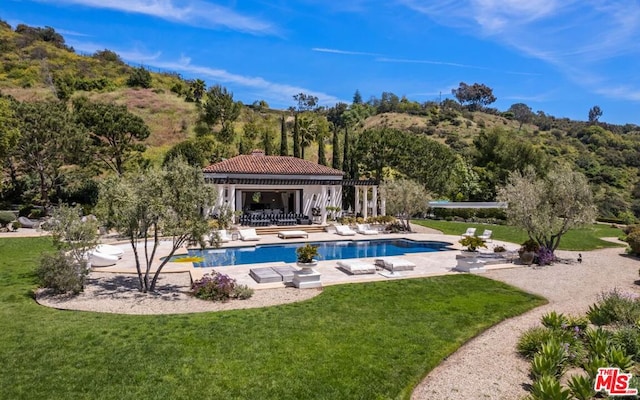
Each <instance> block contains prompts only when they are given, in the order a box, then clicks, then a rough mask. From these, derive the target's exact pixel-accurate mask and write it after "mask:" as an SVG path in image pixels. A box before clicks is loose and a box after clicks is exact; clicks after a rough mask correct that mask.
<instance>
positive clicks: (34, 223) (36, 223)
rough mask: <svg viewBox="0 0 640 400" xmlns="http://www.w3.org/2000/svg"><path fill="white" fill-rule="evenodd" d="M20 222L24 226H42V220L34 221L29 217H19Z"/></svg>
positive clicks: (33, 227) (34, 227)
mask: <svg viewBox="0 0 640 400" xmlns="http://www.w3.org/2000/svg"><path fill="white" fill-rule="evenodd" d="M18 222H20V225H21V226H22V227H23V228H30V229H36V228H38V227H39V226H40V221H34V220H31V219H29V218H27V217H18Z"/></svg>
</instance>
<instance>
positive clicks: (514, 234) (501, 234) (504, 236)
mask: <svg viewBox="0 0 640 400" xmlns="http://www.w3.org/2000/svg"><path fill="white" fill-rule="evenodd" d="M411 222H412V223H414V224H418V225H422V226H427V227H429V228H433V229H437V230H439V231H441V232H442V233H445V234H447V235H462V234H463V233H464V232H465V231H466V230H467V228H469V227H474V228H476V234H478V235H479V234H480V233H482V231H483V230H484V229H491V230H492V231H493V236H492V238H493V239H496V240H504V241H506V242H512V243H522V242H524V241H525V240H527V239H528V236H527V234H526V233H525V231H523V230H522V229H520V228H515V227H513V226H506V225H488V224H474V223H467V222H453V221H436V220H431V219H426V220H413V221H411ZM622 234H623V233H622V230H620V229H618V228H612V227H611V226H609V225H604V224H593V225H590V226H588V227H586V228H580V229H573V230H570V231H569V232H567V234H566V235H564V236H563V237H562V239H561V240H560V247H559V249H560V250H576V251H577V250H582V251H588V250H596V249H602V248H605V247H619V246H621V245H619V244H616V243H612V242H607V241H605V240H602V239H600V238H603V237H619V236H620V235H622Z"/></svg>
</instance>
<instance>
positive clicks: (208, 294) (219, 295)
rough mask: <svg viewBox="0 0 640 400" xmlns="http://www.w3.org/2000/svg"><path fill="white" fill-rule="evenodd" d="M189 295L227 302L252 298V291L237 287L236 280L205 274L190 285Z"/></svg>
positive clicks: (222, 275) (216, 274) (217, 274)
mask: <svg viewBox="0 0 640 400" xmlns="http://www.w3.org/2000/svg"><path fill="white" fill-rule="evenodd" d="M191 293H192V294H193V295H194V296H195V297H197V298H199V299H202V300H211V301H222V302H225V301H229V300H231V299H240V300H245V299H248V298H250V297H251V296H253V289H251V288H249V287H248V286H246V285H238V284H237V282H236V280H235V279H233V278H231V277H229V276H228V275H225V274H221V273H219V272H213V273H211V274H205V275H204V276H203V277H202V279H198V280H196V281H195V282H193V285H191Z"/></svg>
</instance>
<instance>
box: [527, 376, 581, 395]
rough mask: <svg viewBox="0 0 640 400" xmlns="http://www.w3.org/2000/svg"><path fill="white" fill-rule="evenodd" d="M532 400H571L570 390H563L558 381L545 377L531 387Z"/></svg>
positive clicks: (551, 377)
mask: <svg viewBox="0 0 640 400" xmlns="http://www.w3.org/2000/svg"><path fill="white" fill-rule="evenodd" d="M530 399H531V400H550V399H552V400H571V392H570V391H569V389H563V388H562V386H560V382H558V379H556V378H554V377H553V376H543V377H541V378H540V379H538V380H537V381H535V382H534V383H533V385H532V386H531V397H530Z"/></svg>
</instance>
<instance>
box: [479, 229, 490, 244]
mask: <svg viewBox="0 0 640 400" xmlns="http://www.w3.org/2000/svg"><path fill="white" fill-rule="evenodd" d="M492 234H493V231H492V230H490V229H485V230H484V232H482V235H480V236H478V238H480V239H482V240H484V241H485V242H490V241H491V235H492Z"/></svg>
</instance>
